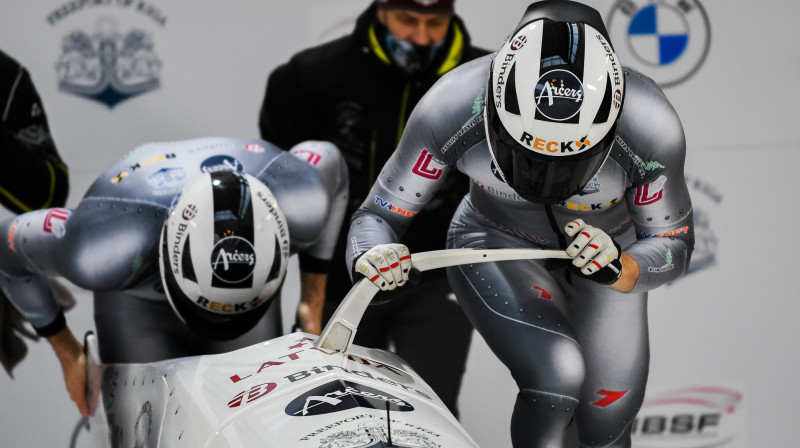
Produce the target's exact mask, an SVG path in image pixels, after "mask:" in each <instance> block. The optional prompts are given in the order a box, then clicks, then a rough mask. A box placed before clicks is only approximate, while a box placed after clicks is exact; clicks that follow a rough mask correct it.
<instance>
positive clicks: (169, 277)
mask: <svg viewBox="0 0 800 448" xmlns="http://www.w3.org/2000/svg"><path fill="white" fill-rule="evenodd" d="M159 258H160V260H159V261H160V263H159V265H160V270H161V279H162V282H163V284H164V289H165V290H166V294H167V298H168V300H169V303H170V305H171V306H172V308H173V310H175V312H176V313H177V314H178V317H179V318H180V319H181V320H182V321H183V322H184V323H185V324H186V325H187V326H188V327H189V328H191V329H192V330H194V331H195V332H196V333H198V334H201V335H203V336H207V337H211V338H215V339H231V338H235V337H238V336H240V335H242V334H244V333H245V332H247V331H248V330H250V329H251V328H252V327H253V326H254V325H255V324H256V322H258V320H259V319H261V317H262V316H263V315H264V313H266V311H267V308H268V307H269V304H270V303H271V301H272V299H273V298H274V297H275V296H276V293H277V292H278V291H279V289H280V287H281V285H282V284H283V280H284V278H285V276H286V267H287V264H288V259H289V229H288V226H287V223H286V219H285V218H284V215H283V212H281V209H280V208H279V207H278V203H277V201H276V200H275V197H274V196H273V195H272V192H271V191H270V190H269V188H268V187H267V186H266V185H264V184H263V183H262V182H261V181H259V180H258V179H256V178H255V177H253V176H251V175H249V174H244V173H241V172H236V171H219V172H214V173H206V174H203V175H202V176H200V177H198V178H196V179H194V180H192V181H191V182H189V183H188V184H186V186H184V188H183V190H181V193H180V194H179V195H178V196H177V197H176V198H175V200H174V201H173V204H172V207H171V209H170V212H169V215H168V217H167V219H166V221H165V223H164V227H163V229H162V231H161V242H160V245H159Z"/></svg>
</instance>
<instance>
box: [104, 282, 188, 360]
mask: <svg viewBox="0 0 800 448" xmlns="http://www.w3.org/2000/svg"><path fill="white" fill-rule="evenodd" d="M94 321H95V329H96V330H97V344H98V347H99V349H100V359H101V360H102V361H103V362H104V363H147V362H156V361H161V360H164V359H170V358H177V357H180V356H187V353H188V352H189V351H190V350H191V345H192V343H193V342H196V340H195V337H194V336H193V335H192V334H191V332H190V330H189V329H188V327H186V325H184V324H183V322H181V321H180V319H178V317H177V316H176V315H175V313H174V312H173V311H172V308H170V306H169V304H168V303H167V301H166V300H150V299H143V298H139V297H134V296H131V295H128V294H125V293H120V292H96V293H95V294H94ZM193 340H194V341H193Z"/></svg>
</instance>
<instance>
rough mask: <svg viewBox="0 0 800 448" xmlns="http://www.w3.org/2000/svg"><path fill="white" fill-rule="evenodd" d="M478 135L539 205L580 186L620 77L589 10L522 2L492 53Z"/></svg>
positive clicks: (561, 1) (598, 158)
mask: <svg viewBox="0 0 800 448" xmlns="http://www.w3.org/2000/svg"><path fill="white" fill-rule="evenodd" d="M488 91H489V98H488V100H487V105H486V108H485V114H486V117H485V118H486V119H485V120H484V121H485V126H486V135H487V140H488V142H489V147H490V149H491V153H492V158H493V160H494V162H495V165H496V166H497V168H498V169H499V171H500V174H501V175H502V177H503V179H504V180H505V181H506V183H508V185H509V186H511V187H512V188H513V189H514V190H515V191H516V192H517V193H518V194H519V195H520V196H522V197H523V198H525V199H527V200H529V201H531V202H536V203H540V204H552V203H556V202H560V201H563V200H564V199H566V198H568V197H570V196H573V195H575V194H577V193H578V192H580V191H581V190H582V189H583V188H584V186H586V184H587V183H588V182H589V181H590V180H591V178H592V176H594V175H595V174H596V173H597V171H598V170H599V169H600V166H601V165H602V164H603V162H604V161H605V159H606V156H607V155H608V153H609V151H610V150H611V146H612V144H613V142H614V134H615V132H616V126H617V120H618V118H619V116H620V109H621V107H622V99H623V95H624V91H625V80H624V76H623V74H622V66H621V65H620V63H619V60H618V59H617V56H616V54H615V53H614V49H613V48H612V46H611V42H610V41H609V39H608V32H607V31H606V28H605V25H604V24H603V20H602V18H601V17H600V14H599V13H598V12H597V11H595V10H594V9H592V8H590V7H588V6H586V5H583V4H580V3H576V2H572V1H566V0H557V1H542V2H537V3H534V4H532V5H531V6H529V7H528V9H527V11H526V12H525V15H524V16H523V19H522V21H520V24H519V26H517V29H516V30H515V31H514V33H513V34H512V35H511V37H510V38H509V39H508V41H506V42H505V43H504V44H503V46H502V47H501V48H500V51H498V52H497V56H496V57H495V58H494V61H493V63H492V68H491V74H490V77H489V84H488Z"/></svg>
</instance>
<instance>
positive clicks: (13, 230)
mask: <svg viewBox="0 0 800 448" xmlns="http://www.w3.org/2000/svg"><path fill="white" fill-rule="evenodd" d="M226 171H234V172H242V173H246V174H249V175H252V176H255V178H257V179H258V180H260V181H261V183H263V184H265V185H266V186H267V187H268V189H269V191H271V194H272V195H274V198H275V202H277V203H278V205H279V207H280V211H282V215H275V216H276V217H278V218H280V220H281V221H283V220H285V221H284V222H285V223H284V222H279V223H278V224H279V225H280V226H281V227H282V226H284V225H285V226H286V227H287V228H288V234H289V239H290V241H289V252H290V253H298V254H299V256H300V266H301V267H300V269H301V289H302V291H301V303H300V307H299V313H301V314H303V316H301V318H300V322H302V323H304V328H303V330H305V331H309V332H314V333H317V334H319V332H320V328H319V326H320V325H321V317H322V305H323V303H322V302H323V300H324V291H325V283H324V281H325V279H326V278H327V267H328V265H329V262H330V259H331V256H332V253H333V250H334V246H335V244H336V238H337V235H338V232H339V230H340V228H341V223H342V221H343V219H344V209H345V203H346V200H347V191H348V182H347V179H348V176H347V168H346V165H345V163H344V160H343V159H342V157H341V155H340V153H339V150H338V149H337V148H336V147H335V146H334V145H332V144H330V143H324V142H305V143H300V144H298V145H296V146H295V147H294V148H292V149H291V150H290V151H283V150H281V149H279V148H278V147H277V146H274V145H272V144H271V143H268V142H266V141H263V140H237V139H230V138H201V139H195V140H187V141H180V142H168V143H148V144H144V145H141V146H139V147H137V148H135V149H133V150H132V151H130V152H128V153H127V154H125V155H124V157H122V159H120V160H119V161H118V162H117V163H115V164H114V165H113V166H111V167H110V168H109V169H108V170H106V171H105V172H104V173H103V174H101V175H100V176H99V177H98V178H97V180H96V181H95V182H94V183H93V184H92V186H91V187H90V188H89V190H88V191H87V192H86V194H85V195H84V197H83V199H82V200H81V201H80V203H79V204H78V206H77V207H75V208H74V209H66V208H52V209H46V210H41V211H34V212H29V213H25V214H23V215H20V216H18V217H17V218H15V219H10V220H8V221H6V222H3V223H2V224H0V232H3V235H5V236H7V238H5V239H6V244H2V245H0V286H1V287H2V289H3V290H4V291H5V292H6V294H7V295H8V297H9V298H10V299H11V300H12V302H13V303H14V304H15V306H17V307H18V308H19V309H20V310H21V312H22V314H23V315H24V316H25V317H26V318H27V319H28V321H29V322H30V323H31V324H32V325H33V327H34V328H35V329H36V331H37V333H38V334H39V335H40V336H44V337H47V338H48V341H49V342H50V343H51V344H52V345H53V347H54V349H55V350H56V354H57V356H58V357H59V359H60V361H61V362H62V368H63V369H64V374H65V378H66V380H67V387H68V389H69V390H70V395H71V397H72V398H73V400H75V401H76V403H77V404H78V407H79V410H80V411H81V412H82V413H84V414H86V413H87V412H89V409H88V408H87V407H86V406H87V404H86V403H85V400H84V399H83V397H82V390H83V389H82V388H81V387H80V386H81V384H80V383H81V381H83V380H84V377H83V372H82V370H81V366H82V365H83V363H84V360H83V359H82V358H81V353H80V344H78V343H76V341H75V340H74V336H72V333H71V332H70V331H69V328H68V327H66V323H65V319H64V316H63V313H62V312H61V310H60V309H59V306H58V304H57V303H56V301H55V299H54V298H53V293H52V291H51V289H50V286H49V284H48V282H47V277H48V276H62V277H64V278H66V279H67V280H69V281H71V282H72V283H74V284H75V285H77V286H79V287H81V288H85V289H87V290H90V291H93V292H94V310H95V324H96V330H97V336H98V343H99V347H100V355H101V359H102V361H103V362H105V363H120V362H125V363H131V362H136V363H142V362H154V361H158V360H163V359H168V358H174V357H182V356H190V355H200V354H209V353H221V352H226V351H230V350H233V349H236V348H241V347H245V346H248V345H252V344H254V343H257V342H261V341H264V340H267V339H270V338H273V337H275V336H278V335H280V334H282V328H281V313H280V304H279V302H280V301H279V300H272V298H273V297H274V296H272V297H270V298H265V300H267V301H271V302H272V304H271V305H270V306H269V308H268V311H267V312H266V315H265V316H264V317H263V319H262V320H261V321H260V322H259V323H258V324H257V325H254V326H253V328H252V329H250V330H249V331H247V332H246V333H244V334H243V335H240V336H238V337H235V336H234V337H232V338H230V339H227V340H221V339H218V338H214V337H208V336H205V335H200V334H197V333H196V332H194V331H192V330H191V329H190V328H189V327H188V326H187V325H184V324H183V322H182V321H181V320H179V317H178V315H176V313H174V312H173V310H172V309H171V306H170V303H168V301H167V296H166V295H165V290H164V288H165V286H164V285H163V284H162V279H161V275H160V274H159V239H160V235H161V233H162V227H164V225H165V221H166V218H167V216H168V212H169V210H170V205H171V204H172V203H173V200H174V201H175V202H176V203H177V201H178V197H180V195H179V193H181V192H182V189H183V187H184V186H185V185H186V184H188V183H189V182H191V181H192V180H193V179H196V178H199V177H202V176H204V175H205V174H204V173H211V178H214V176H215V175H216V174H220V173H223V172H226ZM209 191H210V190H209ZM252 191H253V194H252V197H253V198H252V202H257V201H256V199H257V198H255V196H256V190H252ZM249 192H250V190H247V196H248V197H247V198H246V199H247V203H248V204H250V203H251V199H250V196H251V195H250V194H249ZM176 195H177V197H176ZM240 195H244V194H243V193H237V194H236V196H240ZM183 197H186V192H185V191H183ZM259 197H260V196H259ZM215 200H216V198H215ZM204 205H205V204H202V203H198V204H197V207H196V208H197V209H202V208H203V206H204ZM216 206H217V204H215V210H216ZM192 208H193V209H194V206H192ZM206 208H208V207H206ZM234 212H235V210H234ZM185 213H186V212H184V217H185V218H186V214H185ZM198 213H199V211H198ZM221 213H230V212H228V211H227V210H226V211H223V212H221ZM217 214H219V213H217ZM275 220H278V219H277V218H276V219H273V221H275ZM184 222H186V221H184ZM184 226H185V224H184ZM190 231H191V229H190V230H188V231H187V232H186V233H187V234H188V233H189V232H190ZM209 233H210V234H211V236H214V234H215V233H214V232H213V231H211V232H209ZM191 236H192V237H193V241H192V242H193V243H197V242H198V241H197V240H198V239H200V238H201V236H203V235H202V234H199V235H195V234H192V235H191ZM209 238H210V237H209ZM215 238H216V237H215ZM273 239H274V237H270V241H269V242H270V243H271V242H272V240H273ZM185 240H186V245H187V246H188V245H189V237H188V236H186V237H185ZM170 243H171V242H170ZM171 245H172V244H170V246H171ZM165 252H166V251H165ZM184 252H186V255H187V256H188V249H187V248H186V246H184ZM277 252H282V251H281V250H277ZM259 255H261V256H259ZM265 255H266V256H265ZM256 256H258V257H257V258H256V260H257V263H258V262H260V261H258V260H263V259H266V260H267V261H270V260H273V258H276V259H277V257H273V254H271V253H270V254H256ZM286 257H288V254H286ZM168 258H170V259H171V258H172V257H168ZM211 259H212V256H211V254H207V257H204V258H203V260H211ZM284 261H285V260H284ZM211 264H213V260H212V261H211V262H210V263H208V266H210V265H211ZM273 264H274V263H273ZM201 268H204V269H206V270H208V269H209V268H208V267H207V266H206V262H204V263H203V266H196V267H195V268H194V269H195V271H196V272H198V276H199V275H200V271H199V269H201ZM281 268H282V269H284V272H285V268H286V266H285V262H284V263H283V265H282V266H281ZM226 269H227V264H226ZM253 275H255V274H253ZM264 275H266V274H264ZM281 281H282V278H281ZM262 284H263V283H262ZM256 286H258V285H256ZM279 286H280V285H278V287H279ZM204 295H205V294H204ZM275 295H277V294H275ZM206 297H208V296H206ZM249 297H256V298H258V295H257V293H253V295H252V296H249ZM201 299H202V297H201ZM170 300H171V301H172V302H173V303H172V305H173V306H174V305H175V304H174V301H175V297H172V296H171V297H170ZM176 311H177V310H176ZM260 316H261V315H259V317H260ZM181 318H183V316H181ZM65 334H66V336H65Z"/></svg>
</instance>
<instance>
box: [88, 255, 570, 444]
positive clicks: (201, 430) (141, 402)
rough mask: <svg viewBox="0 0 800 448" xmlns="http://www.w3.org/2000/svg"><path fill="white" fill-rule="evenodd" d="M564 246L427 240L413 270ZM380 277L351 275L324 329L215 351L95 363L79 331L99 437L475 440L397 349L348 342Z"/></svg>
mask: <svg viewBox="0 0 800 448" xmlns="http://www.w3.org/2000/svg"><path fill="white" fill-rule="evenodd" d="M566 257H567V256H566V254H564V252H563V251H541V250H522V249H495V250H471V249H457V250H446V251H433V252H425V253H419V254H414V255H412V264H413V266H414V267H415V268H417V269H418V270H420V271H424V270H428V269H433V268H437V267H443V266H450V265H454V264H466V263H476V262H483V261H499V260H509V259H531V258H566ZM377 291H378V288H377V287H376V286H375V285H373V284H372V283H370V282H369V281H367V280H366V279H364V280H361V281H359V282H357V283H356V285H355V286H354V287H353V289H352V290H351V291H350V293H349V294H348V295H347V297H346V298H345V300H344V301H343V302H342V304H341V305H340V307H339V308H338V309H337V311H336V313H335V314H334V316H333V318H332V319H331V321H330V322H329V323H328V325H327V326H326V328H325V329H324V331H323V332H322V335H321V336H315V335H311V334H306V333H292V334H289V335H286V336H282V337H279V338H276V339H273V340H270V341H267V342H263V343H259V344H256V345H253V346H250V347H246V348H243V349H240V350H236V351H233V352H230V353H225V354H219V355H206V356H195V357H187V358H180V359H172V360H165V361H161V362H156V363H149V364H114V365H104V364H102V363H101V362H100V359H99V357H98V353H99V352H98V350H97V344H96V340H95V339H94V337H93V336H92V335H89V336H87V339H86V348H87V353H88V358H89V381H88V382H89V385H90V387H89V391H88V393H89V399H90V402H94V403H96V404H97V406H96V410H95V413H94V415H93V416H92V417H91V418H90V419H89V427H90V432H91V434H92V438H93V439H94V444H95V445H96V446H102V447H106V446H108V447H115V448H116V447H131V448H144V447H148V448H155V447H192V448H195V447H208V448H232V447H259V448H270V447H274V448H290V447H299V448H305V447H308V448H311V447H313V448H356V447H365V448H366V447H371V448H378V447H397V448H401V447H402V448H405V447H426V448H429V447H430V448H433V447H436V448H439V447H447V448H449V447H458V448H462V447H476V446H477V445H476V443H475V441H474V440H473V439H472V438H471V437H470V436H469V435H468V434H467V432H466V431H465V430H464V428H462V427H461V425H460V424H459V423H458V421H457V420H456V419H455V417H453V415H452V414H451V413H450V412H449V411H448V409H447V407H446V406H445V405H444V404H443V403H442V402H441V400H439V398H438V397H437V396H436V393H435V392H434V391H433V390H432V389H431V388H430V387H429V386H428V385H427V384H426V383H425V382H424V381H423V380H422V379H421V378H420V377H419V376H418V375H417V374H416V373H415V372H414V370H413V369H412V368H411V367H410V366H409V365H408V364H406V363H405V362H404V361H403V360H402V359H400V358H399V357H397V356H396V355H394V354H392V353H390V352H387V351H383V350H377V349H370V348H366V347H360V346H357V345H353V344H352V341H353V337H354V336H355V332H356V330H357V327H358V323H359V321H360V319H361V315H362V314H363V312H364V310H365V309H366V307H367V305H368V304H369V301H370V300H371V299H372V297H373V296H374V294H375V292H377Z"/></svg>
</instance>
